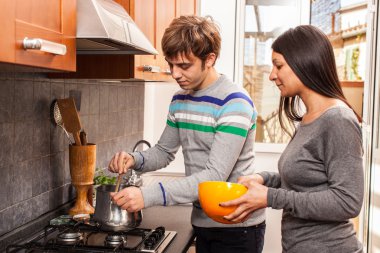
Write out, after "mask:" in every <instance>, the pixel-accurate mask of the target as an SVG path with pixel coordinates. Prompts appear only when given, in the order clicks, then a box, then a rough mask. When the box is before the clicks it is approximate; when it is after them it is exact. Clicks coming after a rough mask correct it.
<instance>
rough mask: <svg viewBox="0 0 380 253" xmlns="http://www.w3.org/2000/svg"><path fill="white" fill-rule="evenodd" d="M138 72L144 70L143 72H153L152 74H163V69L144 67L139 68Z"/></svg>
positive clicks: (150, 66)
mask: <svg viewBox="0 0 380 253" xmlns="http://www.w3.org/2000/svg"><path fill="white" fill-rule="evenodd" d="M137 69H138V70H142V71H143V72H151V73H159V72H161V68H160V67H159V66H152V65H143V66H140V67H138V68H137Z"/></svg>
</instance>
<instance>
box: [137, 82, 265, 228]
mask: <svg viewBox="0 0 380 253" xmlns="http://www.w3.org/2000/svg"><path fill="white" fill-rule="evenodd" d="M256 116H257V113H256V109H255V107H254V105H253V102H252V100H251V99H250V97H249V96H248V94H247V92H246V91H245V90H244V89H243V88H240V87H238V86H237V85H235V84H233V83H232V82H231V81H230V80H229V79H228V78H227V77H226V76H224V75H221V76H220V78H219V79H218V80H217V81H216V82H215V83H213V84H212V85H210V86H209V87H207V88H205V89H203V90H199V91H184V90H181V91H179V92H177V93H176V94H175V95H174V96H173V99H172V101H171V104H170V108H169V113H168V118H167V125H166V128H165V130H164V132H163V134H162V136H161V138H160V140H159V141H158V143H157V144H156V145H155V146H154V147H152V148H150V149H148V150H146V151H143V152H136V153H133V154H132V155H133V156H134V158H135V161H136V165H135V170H137V171H141V172H147V171H153V170H157V169H160V168H163V167H166V166H167V165H168V164H169V163H170V162H171V161H172V160H173V159H174V155H175V153H176V152H177V150H178V149H179V147H180V146H182V152H183V155H184V161H185V172H186V177H184V178H181V179H179V180H175V181H170V182H165V183H159V184H157V185H149V186H144V187H142V193H143V197H144V204H145V207H149V206H153V205H174V204H181V203H190V202H193V204H194V208H193V214H192V224H193V225H196V226H200V227H224V226H250V225H255V224H259V223H261V222H263V221H264V219H265V211H264V210H258V211H256V212H255V213H254V214H253V215H252V216H251V218H250V219H249V220H248V221H246V222H244V223H241V224H235V225H225V224H220V223H217V222H214V221H212V220H211V219H209V218H208V217H207V216H206V215H205V214H204V212H203V211H202V209H201V207H200V205H199V202H198V201H197V197H198V183H199V182H202V181H211V180H213V181H229V182H236V181H237V178H238V177H239V176H243V175H249V174H252V173H253V172H254V168H253V162H254V150H253V146H254V141H255V127H256V124H255V123H256Z"/></svg>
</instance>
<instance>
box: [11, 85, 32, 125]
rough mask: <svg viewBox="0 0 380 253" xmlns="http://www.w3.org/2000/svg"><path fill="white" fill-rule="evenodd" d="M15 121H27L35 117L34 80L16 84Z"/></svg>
mask: <svg viewBox="0 0 380 253" xmlns="http://www.w3.org/2000/svg"><path fill="white" fill-rule="evenodd" d="M14 102H15V104H14V105H15V107H14V108H15V120H16V121H27V120H31V119H32V118H33V116H34V104H33V80H19V81H17V82H15V100H14Z"/></svg>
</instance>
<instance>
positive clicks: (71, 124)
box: [57, 98, 82, 146]
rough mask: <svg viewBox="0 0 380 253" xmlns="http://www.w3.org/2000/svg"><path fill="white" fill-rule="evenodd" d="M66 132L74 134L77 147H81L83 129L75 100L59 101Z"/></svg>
mask: <svg viewBox="0 0 380 253" xmlns="http://www.w3.org/2000/svg"><path fill="white" fill-rule="evenodd" d="M57 103H58V107H59V111H60V112H61V115H62V120H63V124H64V126H65V128H66V130H67V131H68V132H70V133H72V134H73V136H74V140H75V145H77V146H81V141H80V137H79V131H80V130H81V129H82V126H81V123H80V119H79V115H78V111H77V109H76V107H75V102H74V99H73V98H65V99H57Z"/></svg>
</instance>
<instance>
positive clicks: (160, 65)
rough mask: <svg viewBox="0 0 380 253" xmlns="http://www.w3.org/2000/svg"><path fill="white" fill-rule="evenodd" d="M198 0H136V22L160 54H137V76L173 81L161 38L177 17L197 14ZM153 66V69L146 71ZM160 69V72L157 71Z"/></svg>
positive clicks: (146, 78) (135, 72) (145, 78)
mask: <svg viewBox="0 0 380 253" xmlns="http://www.w3.org/2000/svg"><path fill="white" fill-rule="evenodd" d="M196 2H197V1H196V0H140V1H135V4H134V6H135V13H134V14H135V16H134V17H135V22H136V24H137V26H138V27H140V29H141V30H142V31H143V33H144V34H145V35H146V36H147V37H148V39H149V40H150V42H151V43H152V44H153V45H154V47H155V48H156V49H157V51H158V55H155V56H147V55H136V56H135V70H134V74H135V77H136V78H141V79H144V80H154V81H173V79H172V77H171V75H170V71H169V67H168V64H167V62H166V61H165V58H164V56H163V54H162V49H161V39H162V36H163V34H164V32H165V29H166V27H168V26H169V24H170V22H171V21H172V20H173V18H175V17H179V16H181V15H190V14H196V8H197V6H196ZM143 66H151V67H152V69H153V72H152V71H144V68H143ZM157 70H159V72H155V71H157Z"/></svg>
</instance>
